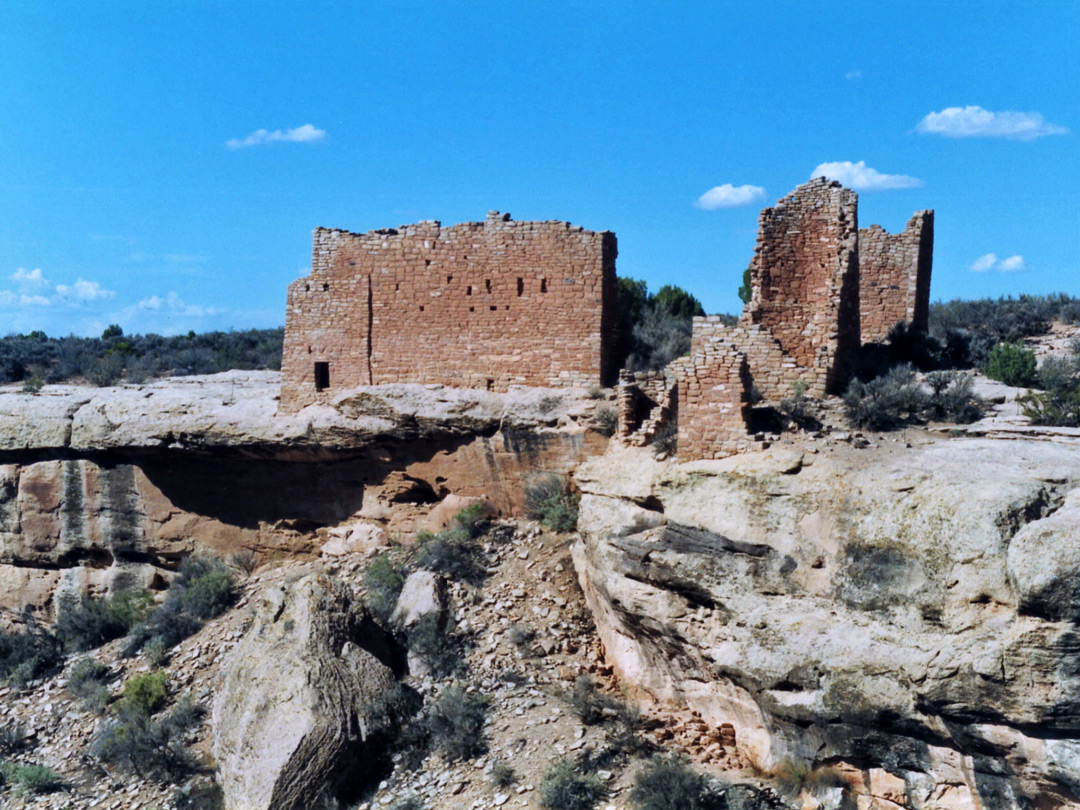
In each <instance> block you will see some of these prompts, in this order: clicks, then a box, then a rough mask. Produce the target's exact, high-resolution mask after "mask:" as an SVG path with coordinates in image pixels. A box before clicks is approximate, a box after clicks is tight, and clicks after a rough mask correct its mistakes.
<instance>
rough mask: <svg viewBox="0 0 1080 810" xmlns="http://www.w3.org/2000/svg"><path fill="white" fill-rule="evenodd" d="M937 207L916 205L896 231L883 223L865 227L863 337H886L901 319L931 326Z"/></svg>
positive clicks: (861, 245)
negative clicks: (921, 207)
mask: <svg viewBox="0 0 1080 810" xmlns="http://www.w3.org/2000/svg"><path fill="white" fill-rule="evenodd" d="M933 263H934V212H933V211H916V212H915V214H914V215H913V216H912V217H911V219H910V220H908V224H907V227H906V228H904V230H903V231H901V232H900V233H897V234H891V233H889V232H888V231H886V230H885V229H884V228H882V227H881V226H880V225H871V226H870V227H869V228H863V229H861V230H860V231H859V324H860V328H861V331H862V342H863V343H880V342H881V341H883V340H884V339H885V338H886V337H887V336H888V334H889V330H890V329H891V328H892V327H893V325H894V324H896V323H897V322H898V321H906V322H907V323H908V325H909V326H910V328H911V329H914V330H916V331H920V332H925V331H926V330H927V328H928V327H929V318H930V272H931V270H932V268H933Z"/></svg>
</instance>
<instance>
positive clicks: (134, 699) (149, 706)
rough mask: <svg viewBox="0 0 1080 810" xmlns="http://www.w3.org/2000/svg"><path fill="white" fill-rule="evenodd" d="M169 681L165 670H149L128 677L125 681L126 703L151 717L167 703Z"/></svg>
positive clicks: (124, 698)
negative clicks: (142, 673)
mask: <svg viewBox="0 0 1080 810" xmlns="http://www.w3.org/2000/svg"><path fill="white" fill-rule="evenodd" d="M167 682H168V675H166V674H165V673H164V672H147V673H145V674H144V675H134V676H132V677H130V678H128V679H127V680H126V681H125V682H124V697H123V703H124V705H125V706H126V707H130V708H131V709H133V710H135V711H137V712H138V713H140V714H144V715H146V716H147V717H149V716H150V715H152V714H154V713H156V712H157V711H158V710H159V709H161V708H162V707H163V706H164V705H165V699H166V697H167V694H168V693H167V690H166V684H167Z"/></svg>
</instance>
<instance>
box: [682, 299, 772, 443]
mask: <svg viewBox="0 0 1080 810" xmlns="http://www.w3.org/2000/svg"><path fill="white" fill-rule="evenodd" d="M742 331H743V330H741V329H739V328H732V327H728V326H725V325H724V324H723V323H722V322H721V319H720V317H719V316H716V315H713V316H709V317H705V318H694V332H693V348H692V349H691V353H690V356H689V357H685V358H680V359H679V360H676V361H675V362H674V363H672V365H671V366H669V368H671V369H672V370H673V372H674V374H675V377H676V379H677V380H678V387H677V398H678V408H679V414H678V415H679V420H678V423H679V433H678V445H677V446H678V456H679V460H680V461H694V460H698V459H714V458H724V457H725V456H730V455H733V454H735V453H740V452H745V451H747V450H749V449H751V448H752V447H753V441H752V438H751V436H750V435H749V427H748V426H749V423H750V390H751V387H752V384H753V383H752V380H751V377H750V366H749V364H748V363H747V355H746V354H745V353H744V352H743V351H741V350H740V347H739V346H737V345H736V344H735V343H733V342H732V339H733V338H737V337H738V336H739V335H740V334H741V333H742Z"/></svg>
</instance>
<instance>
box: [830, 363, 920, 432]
mask: <svg viewBox="0 0 1080 810" xmlns="http://www.w3.org/2000/svg"><path fill="white" fill-rule="evenodd" d="M927 404H928V398H927V396H926V392H925V391H923V389H922V386H920V385H919V383H918V382H917V381H916V379H915V370H914V369H913V368H912V367H911V366H910V365H908V364H904V365H900V366H896V367H895V368H893V369H890V371H889V372H888V373H887V374H886V375H885V376H883V377H878V378H877V379H874V380H870V381H869V382H863V381H861V380H853V381H852V382H851V384H850V385H849V386H848V389H847V391H846V392H845V393H844V412H845V415H846V417H847V420H848V422H849V424H851V425H852V426H854V427H858V428H868V429H870V430H892V429H893V428H897V427H902V426H903V425H905V424H908V423H909V422H911V421H914V420H915V419H918V418H919V416H920V414H921V413H922V411H923V410H924V409H925V408H926V407H927Z"/></svg>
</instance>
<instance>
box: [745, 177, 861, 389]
mask: <svg viewBox="0 0 1080 810" xmlns="http://www.w3.org/2000/svg"><path fill="white" fill-rule="evenodd" d="M858 229H859V225H858V195H856V194H855V192H854V191H851V190H850V189H846V188H844V187H843V186H841V185H840V184H839V183H837V182H835V181H830V180H826V179H825V178H823V177H819V178H816V179H814V180H811V181H809V182H808V183H804V184H803V185H801V186H799V187H798V188H796V189H795V190H794V191H793V192H791V193H790V194H789V195H787V196H786V197H784V198H783V199H782V200H780V201H779V202H778V203H777V204H776V206H775V207H773V208H766V209H765V210H764V211H762V212H761V216H760V219H759V228H758V240H757V247H756V248H755V251H754V258H753V259H752V260H751V263H750V278H751V289H752V297H751V300H750V302H749V304H747V306H746V308H745V310H744V312H743V316H742V319H741V323H742V324H743V325H745V326H753V325H757V326H760V327H762V328H764V329H765V330H767V331H768V333H769V334H770V335H771V336H772V337H773V338H775V339H776V341H777V342H778V343H779V345H780V348H781V351H782V353H783V354H784V355H785V356H787V357H789V358H791V360H792V361H793V362H792V363H791V364H790V368H791V369H792V372H791V373H790V375H788V376H790V378H791V379H790V380H787V379H786V378H785V379H784V380H783V381H782V384H783V383H788V382H794V381H795V380H796V379H798V380H801V381H803V382H805V383H807V386H808V389H807V390H808V393H809V394H810V395H811V396H822V395H823V394H825V393H838V392H839V391H840V389H841V388H842V386H843V384H844V382H845V381H846V378H847V373H848V369H849V367H850V364H851V363H852V361H853V360H854V357H855V355H856V353H857V352H858V349H859V341H860V328H859V254H858V234H859V230H858ZM749 360H750V363H751V365H750V371H751V374H752V375H753V377H754V379H755V380H756V379H757V378H758V377H759V376H761V375H762V372H763V371H764V369H761V368H759V367H756V366H755V363H754V358H753V357H751V358H749Z"/></svg>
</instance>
